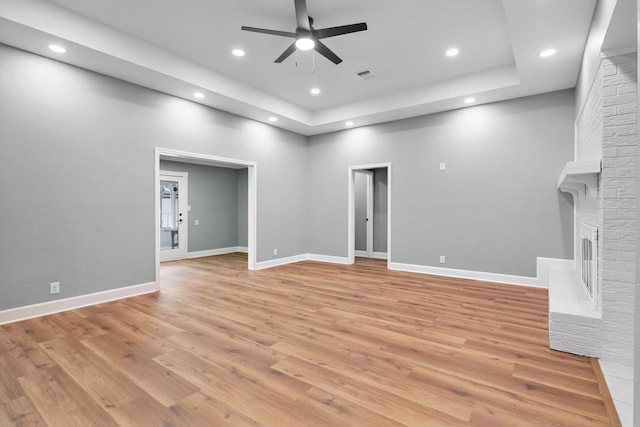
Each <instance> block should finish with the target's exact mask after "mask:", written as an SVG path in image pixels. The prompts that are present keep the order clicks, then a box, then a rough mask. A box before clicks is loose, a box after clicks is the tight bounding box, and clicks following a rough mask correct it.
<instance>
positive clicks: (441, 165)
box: [440, 162, 447, 171]
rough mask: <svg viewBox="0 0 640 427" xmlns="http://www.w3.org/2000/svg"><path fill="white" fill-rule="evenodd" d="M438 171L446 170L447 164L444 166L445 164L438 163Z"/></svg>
mask: <svg viewBox="0 0 640 427" xmlns="http://www.w3.org/2000/svg"><path fill="white" fill-rule="evenodd" d="M440 170H441V171H443V170H447V164H446V163H445V162H441V163H440Z"/></svg>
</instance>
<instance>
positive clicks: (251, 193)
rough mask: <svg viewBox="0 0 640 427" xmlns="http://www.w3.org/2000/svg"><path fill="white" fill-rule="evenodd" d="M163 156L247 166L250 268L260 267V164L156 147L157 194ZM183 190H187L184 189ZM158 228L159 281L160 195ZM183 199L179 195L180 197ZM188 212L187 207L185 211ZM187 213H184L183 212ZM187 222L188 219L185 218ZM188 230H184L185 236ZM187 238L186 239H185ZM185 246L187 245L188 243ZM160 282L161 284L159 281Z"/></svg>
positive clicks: (214, 164) (187, 161) (157, 267)
mask: <svg viewBox="0 0 640 427" xmlns="http://www.w3.org/2000/svg"><path fill="white" fill-rule="evenodd" d="M160 160H173V161H179V162H184V163H194V164H200V165H208V166H221V167H232V168H236V169H237V168H246V169H247V217H248V218H247V252H248V257H247V258H248V260H247V268H248V269H249V270H255V269H256V252H257V251H256V247H257V180H258V165H257V163H256V162H250V161H246V160H240V159H229V158H225V157H217V156H211V155H208V154H199V153H190V152H186V151H178V150H171V149H166V148H156V150H155V182H156V191H155V194H160ZM183 194H186V193H185V192H184V191H183ZM155 200H156V203H155V211H154V217H155V229H156V233H155V235H156V238H155V240H156V244H155V247H156V256H155V259H156V283H157V284H159V279H160V259H161V256H160V252H161V251H160V243H161V242H160V240H161V238H160V215H159V214H158V213H159V212H160V198H159V197H155ZM178 200H179V199H178ZM184 212H186V209H185V210H184V211H183V213H184ZM183 217H184V215H183ZM183 222H185V221H184V220H183ZM184 234H186V231H183V232H182V235H181V236H183V235H184ZM183 242H184V240H183ZM184 249H185V250H186V249H187V248H186V245H185V248H184ZM158 286H159V285H158Z"/></svg>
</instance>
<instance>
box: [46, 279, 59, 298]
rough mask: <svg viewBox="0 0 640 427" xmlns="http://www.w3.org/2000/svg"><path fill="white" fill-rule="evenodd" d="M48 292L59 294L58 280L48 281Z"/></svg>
mask: <svg viewBox="0 0 640 427" xmlns="http://www.w3.org/2000/svg"><path fill="white" fill-rule="evenodd" d="M49 293H50V294H51V295H53V294H59V293H60V282H53V283H49Z"/></svg>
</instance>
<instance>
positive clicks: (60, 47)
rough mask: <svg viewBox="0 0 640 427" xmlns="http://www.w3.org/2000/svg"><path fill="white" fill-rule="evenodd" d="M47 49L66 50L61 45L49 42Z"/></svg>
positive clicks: (62, 51)
mask: <svg viewBox="0 0 640 427" xmlns="http://www.w3.org/2000/svg"><path fill="white" fill-rule="evenodd" d="M49 49H51V50H52V51H54V52H57V53H65V52H66V51H67V49H65V48H63V47H62V46H60V45H57V44H50V45H49Z"/></svg>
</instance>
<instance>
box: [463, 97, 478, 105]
mask: <svg viewBox="0 0 640 427" xmlns="http://www.w3.org/2000/svg"><path fill="white" fill-rule="evenodd" d="M474 102H476V99H475V98H472V97H469V98H466V99H465V100H464V103H465V104H473V103H474Z"/></svg>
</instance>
